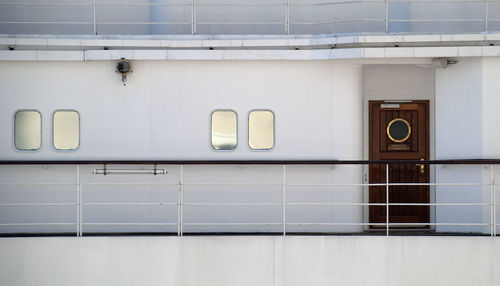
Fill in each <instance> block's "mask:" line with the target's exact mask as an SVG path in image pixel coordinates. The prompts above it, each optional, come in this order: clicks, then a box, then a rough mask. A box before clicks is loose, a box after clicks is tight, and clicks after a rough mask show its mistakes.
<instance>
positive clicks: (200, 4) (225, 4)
mask: <svg viewBox="0 0 500 286" xmlns="http://www.w3.org/2000/svg"><path fill="white" fill-rule="evenodd" d="M195 5H196V6H197V7H211V6H214V7H246V6H263V7H276V6H279V7H283V6H285V4H284V3H198V2H197V3H195Z"/></svg>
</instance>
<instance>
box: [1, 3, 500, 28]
mask: <svg viewBox="0 0 500 286" xmlns="http://www.w3.org/2000/svg"><path fill="white" fill-rule="evenodd" d="M499 3H500V1H499V0H476V1H474V0H463V1H460V0H418V1H417V0H401V1H395V0H352V1H325V2H311V1H299V0H295V1H290V0H280V1H277V2H251V1H234V2H231V1H229V2H212V1H210V0H208V1H202V0H182V1H181V2H161V3H151V2H150V1H149V2H141V0H138V2H135V3H133V2H132V3H127V2H116V1H100V0H90V1H82V2H68V1H66V2H38V3H34V2H28V1H27V2H15V1H7V2H4V1H0V11H2V10H3V11H4V13H3V14H2V13H0V30H3V32H2V33H7V34H19V33H21V34H22V33H24V34H26V33H31V34H58V33H59V32H57V31H58V28H56V27H51V28H50V29H49V30H43V27H41V26H40V25H42V26H43V25H52V26H59V27H61V28H64V29H66V30H65V32H64V33H65V34H68V33H70V34H71V29H69V28H68V26H81V27H86V28H81V29H76V28H75V29H73V31H75V32H73V33H74V34H94V35H97V34H127V31H128V33H130V34H146V35H147V34H189V33H190V34H192V35H195V34H228V33H230V34H285V35H288V34H303V33H304V31H307V32H309V33H312V34H322V33H362V32H381V33H382V32H385V33H389V32H405V33H412V32H416V33H422V32H426V33H438V32H466V33H467V32H468V33H470V32H492V31H498V30H500V28H497V27H496V26H494V27H491V25H490V24H492V23H493V24H494V23H497V22H500V13H499V12H497V10H498V9H496V6H498V5H500V4H499ZM432 5H441V6H442V5H451V6H450V7H440V8H436V9H434V10H439V11H440V13H438V14H439V16H438V17H435V18H427V17H426V16H425V14H426V12H425V11H424V12H423V15H419V14H418V13H419V12H418V11H417V10H418V9H414V8H413V6H415V7H417V6H418V7H420V8H422V6H427V7H431V6H432ZM471 5H472V6H473V7H472V6H471ZM452 6H453V7H452ZM490 6H491V8H490ZM68 7H69V8H71V9H72V13H75V15H73V17H71V16H68V11H67V8H68ZM332 7H333V8H335V9H337V8H338V9H339V12H336V11H335V9H333V10H331V11H329V10H325V9H331V8H332ZM33 8H37V9H39V8H44V9H50V10H48V11H45V13H44V14H45V15H49V16H47V17H45V18H44V17H41V16H40V17H39V18H38V20H36V19H28V18H26V16H27V15H31V14H30V13H29V11H30V10H29V9H33ZM124 8H130V9H134V10H133V11H134V13H124V12H123V11H122V9H124ZM144 8H149V11H139V9H144ZM164 8H171V10H170V11H167V10H164ZM206 8H217V9H209V11H200V10H203V9H206ZM222 8H224V9H229V10H227V11H223V10H222ZM248 8H261V10H259V11H256V12H253V13H254V14H252V13H251V12H248V11H246V10H248ZM272 8H276V9H277V10H276V11H273V12H269V11H270V9H272ZM376 8H378V9H379V10H377V9H376ZM448 8H456V9H448ZM162 9H163V10H162ZM175 9H177V10H178V11H177V10H175ZM179 9H182V10H179ZM304 9H309V10H307V11H305V10H304ZM310 9H316V10H313V11H311V10H310ZM340 9H344V10H345V9H349V10H348V11H345V12H341V11H344V10H340ZM429 9H432V8H429ZM474 9H475V12H474V11H472V10H474ZM441 10H442V11H441ZM450 10H453V11H450ZM325 11H326V12H325ZM363 11H368V12H367V13H364V14H363V13H362V12H363ZM456 11H460V12H459V13H458V15H454V14H455V13H456ZM186 12H187V13H186ZM434 12H435V11H434ZM472 12H474V13H475V14H476V15H472V16H469V15H470V14H472ZM25 13H26V14H25ZM78 13H79V14H78ZM141 13H142V14H144V15H142V16H138V15H140V14H141ZM152 14H155V16H151V15H152ZM238 14H240V16H239V17H236V15H238ZM261 14H268V15H269V19H268V20H245V18H246V19H253V18H258V17H259V16H260V15H261ZM356 14H361V15H360V16H355V15H356ZM33 15H38V14H37V13H34V14H33ZM133 17H136V19H132V20H131V19H130V18H133ZM202 17H205V18H206V17H209V19H215V20H208V19H205V20H203V19H201V18H202ZM174 18H175V19H177V20H175V19H174ZM233 18H237V19H236V20H232V19H233ZM319 18H323V20H317V19H319ZM361 23H370V24H371V25H369V26H366V25H361ZM377 23H379V24H380V25H379V26H377V27H373V25H374V24H377ZM343 24H351V26H349V27H347V26H346V27H343V26H340V25H343ZM396 24H407V26H405V27H402V26H400V25H399V26H397V25H396ZM416 24H420V25H422V24H425V25H427V27H421V28H416V27H412V26H413V25H416ZM429 24H432V25H429ZM440 24H448V25H451V26H457V27H458V26H464V27H465V28H464V27H458V31H454V30H453V28H450V27H442V26H440ZM477 24H480V25H479V26H478V25H477ZM235 25H240V26H245V27H244V28H233V29H232V30H230V31H227V30H224V29H225V28H224V26H235ZM353 25H354V26H353ZM356 25H357V26H356ZM2 26H3V27H4V28H3V29H1V28H2ZM110 26H113V27H114V28H109V27H110ZM120 26H122V27H121V28H120ZM141 26H142V27H144V26H146V27H154V26H169V27H171V28H165V29H161V30H158V31H152V30H151V29H149V30H145V29H139V30H137V31H132V30H134V29H132V28H130V27H135V28H137V27H141ZM207 26H210V27H211V28H209V29H208V30H202V31H200V28H203V27H207ZM274 26H277V27H281V28H279V29H277V30H272V29H271V30H272V31H270V30H269V28H270V27H274ZM336 26H337V27H336ZM105 27H106V28H105ZM123 27H125V28H123ZM173 27H177V28H173ZM179 27H180V28H179ZM249 27H257V28H255V29H253V28H249ZM258 27H267V28H264V29H259V28H258ZM307 27H312V28H307ZM40 29H42V30H40ZM68 29H69V30H68ZM122 29H123V30H125V31H123V30H122ZM450 29H451V30H450ZM188 30H189V32H187V31H188ZM40 31H42V32H40ZM50 31H52V32H50Z"/></svg>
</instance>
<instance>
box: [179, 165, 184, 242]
mask: <svg viewBox="0 0 500 286" xmlns="http://www.w3.org/2000/svg"><path fill="white" fill-rule="evenodd" d="M183 184H184V165H181V181H180V186H179V212H180V214H179V218H180V229H179V235H180V236H182V232H183V229H182V224H183V222H184V208H183V206H182V204H183V201H184V192H183V189H184V185H183Z"/></svg>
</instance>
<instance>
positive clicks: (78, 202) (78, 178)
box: [75, 165, 80, 236]
mask: <svg viewBox="0 0 500 286" xmlns="http://www.w3.org/2000/svg"><path fill="white" fill-rule="evenodd" d="M75 201H76V236H80V165H76V199H75Z"/></svg>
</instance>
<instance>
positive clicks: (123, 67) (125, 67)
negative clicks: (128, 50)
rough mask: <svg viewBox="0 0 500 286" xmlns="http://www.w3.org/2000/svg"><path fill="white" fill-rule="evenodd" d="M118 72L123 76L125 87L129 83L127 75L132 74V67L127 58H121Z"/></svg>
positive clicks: (117, 68)
mask: <svg viewBox="0 0 500 286" xmlns="http://www.w3.org/2000/svg"><path fill="white" fill-rule="evenodd" d="M116 72H117V73H119V74H120V75H121V76H122V82H123V85H125V82H126V81H127V75H128V74H129V73H131V72H132V66H131V65H130V62H129V61H127V59H125V58H121V59H120V61H118V63H117V64H116Z"/></svg>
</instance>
